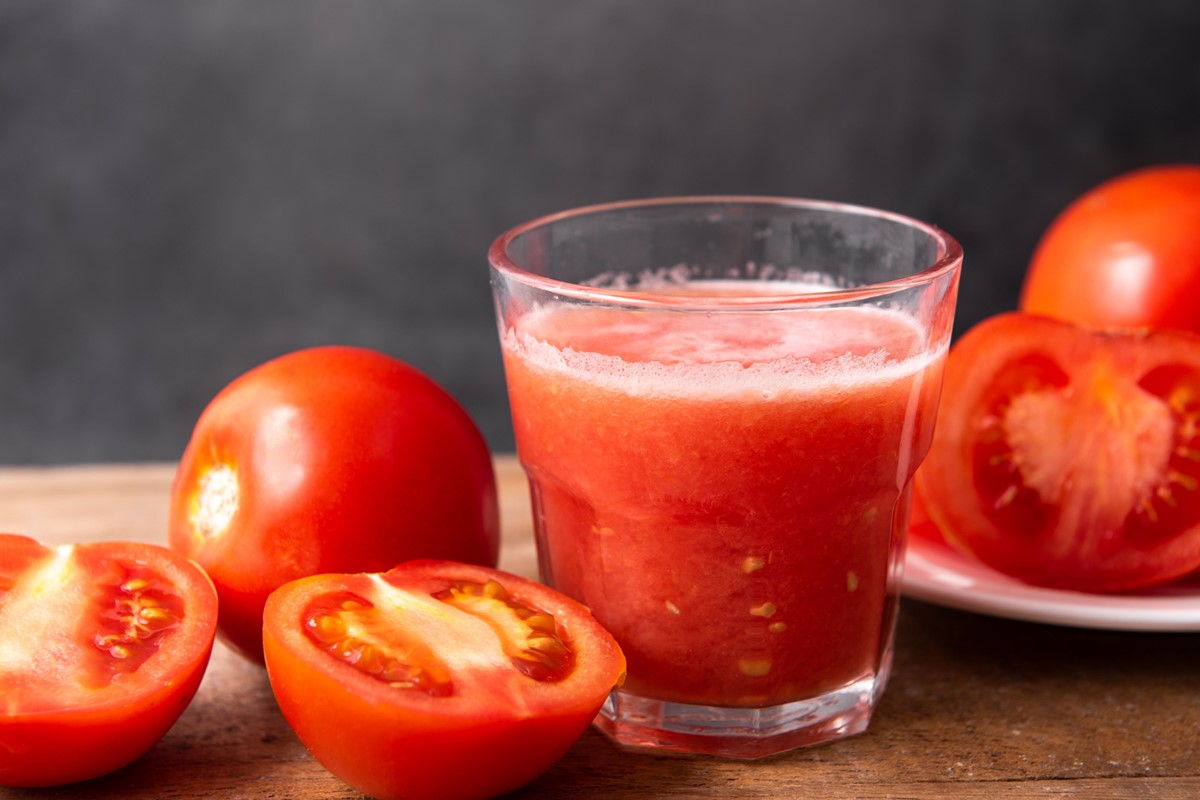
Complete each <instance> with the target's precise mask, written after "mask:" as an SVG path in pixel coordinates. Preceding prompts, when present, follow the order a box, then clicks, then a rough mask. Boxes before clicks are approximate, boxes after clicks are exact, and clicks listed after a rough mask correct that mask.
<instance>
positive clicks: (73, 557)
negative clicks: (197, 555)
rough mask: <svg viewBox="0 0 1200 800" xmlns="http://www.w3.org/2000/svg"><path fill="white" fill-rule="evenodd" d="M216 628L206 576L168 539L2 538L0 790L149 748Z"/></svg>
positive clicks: (200, 671) (177, 709)
mask: <svg viewBox="0 0 1200 800" xmlns="http://www.w3.org/2000/svg"><path fill="white" fill-rule="evenodd" d="M216 629H217V595H216V590H215V589H214V588H213V585H212V583H211V581H209V580H208V577H207V576H206V575H205V574H204V572H203V571H202V570H201V569H200V568H199V567H198V566H196V565H195V564H194V563H192V562H191V561H188V560H187V559H185V558H183V557H182V556H180V555H178V554H177V553H174V552H172V551H170V550H168V549H166V548H164V547H158V546H156V545H152V544H139V543H132V542H103V543H90V544H75V545H62V546H57V547H51V546H45V545H42V544H39V543H38V542H36V541H34V540H33V539H30V538H27V537H25V536H17V535H14V534H0V695H2V696H3V709H2V712H0V786H57V785H62V784H68V783H75V782H78V781H82V780H86V779H89V778H94V777H97V776H100V775H104V774H107V773H109V772H112V771H113V770H116V769H118V768H119V767H122V766H125V765H126V764H128V763H130V762H131V761H134V760H135V759H137V758H138V757H139V756H141V755H142V754H144V753H145V752H146V751H147V750H149V749H150V748H151V747H152V746H153V745H154V744H155V743H156V742H157V741H158V740H159V739H161V738H162V737H163V735H164V734H166V732H167V730H168V729H170V727H171V726H172V725H174V724H175V721H176V720H177V719H178V718H179V716H180V714H182V713H183V711H184V709H185V708H187V706H188V704H189V703H190V702H191V699H192V697H193V696H194V695H195V693H196V690H197V689H198V688H199V686H200V681H201V679H202V678H203V677H204V672H205V669H206V668H207V666H208V659H209V656H210V654H211V652H212V646H213V638H214V636H215V635H216Z"/></svg>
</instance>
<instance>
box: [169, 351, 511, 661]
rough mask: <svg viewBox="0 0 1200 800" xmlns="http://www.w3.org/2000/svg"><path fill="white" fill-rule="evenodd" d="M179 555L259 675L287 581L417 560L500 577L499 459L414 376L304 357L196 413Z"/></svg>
mask: <svg viewBox="0 0 1200 800" xmlns="http://www.w3.org/2000/svg"><path fill="white" fill-rule="evenodd" d="M170 542H171V545H172V547H174V548H175V549H177V550H178V551H179V552H181V553H184V554H186V555H188V556H189V557H191V558H193V559H195V560H196V561H197V562H199V564H200V565H201V566H203V567H204V569H205V570H206V571H207V572H208V574H209V576H210V577H211V578H212V580H213V582H214V583H215V584H216V587H217V592H218V593H219V594H220V598H221V618H220V628H219V630H220V635H221V636H222V638H224V639H225V640H226V641H228V642H229V643H230V644H232V645H233V646H234V647H235V648H237V649H238V650H239V651H240V652H242V653H243V654H244V655H246V656H247V657H249V658H251V659H252V660H255V661H258V662H259V663H261V662H262V611H263V605H264V604H265V603H266V600H267V595H269V594H270V593H271V591H272V590H274V589H275V588H276V587H278V586H280V585H282V584H284V583H286V582H287V581H290V580H294V579H296V578H300V577H304V576H306V575H313V574H316V573H319V572H377V571H383V570H386V569H390V568H391V567H393V566H395V565H396V564H398V563H400V562H401V561H405V560H408V559H412V558H446V559H452V560H456V561H466V562H471V563H477V564H484V565H488V566H495V564H496V559H497V556H498V553H499V513H498V511H497V499H496V483H495V476H494V474H493V471H492V461H491V455H490V453H489V452H488V449H487V445H486V443H485V442H484V440H483V436H482V435H481V434H480V432H479V430H478V428H476V427H475V424H474V422H472V420H471V419H470V417H469V416H468V415H467V413H466V412H465V411H464V410H463V409H462V407H461V406H460V405H459V404H458V403H457V402H456V401H455V400H454V398H452V397H451V396H450V395H449V394H447V393H446V392H445V391H444V390H443V389H442V388H441V387H439V386H438V385H437V384H435V383H434V382H433V381H432V380H430V379H429V378H428V377H426V376H425V375H424V374H422V373H421V372H419V371H418V370H416V369H414V368H413V367H411V366H409V365H407V364H404V363H403V362H400V361H398V360H396V359H394V358H391V357H389V356H386V355H384V354H382V353H378V352H375V351H372V350H366V349H360V348H350V347H321V348H313V349H309V350H300V351H297V352H294V353H291V354H288V355H285V356H282V357H280V358H278V359H275V360H273V361H269V362H267V363H266V364H263V365H261V366H259V367H257V368H255V369H252V370H250V371H249V372H247V373H246V374H244V375H242V376H241V377H239V378H237V379H236V380H234V381H233V382H232V383H231V384H229V386H227V387H226V388H225V389H224V390H222V391H221V392H220V394H218V395H217V396H216V397H215V398H214V399H213V400H212V402H211V403H210V404H209V405H208V407H207V408H206V409H205V410H204V413H203V414H201V416H200V419H199V421H198V422H197V424H196V428H195V431H194V432H193V434H192V438H191V441H190V442H189V443H188V446H187V449H186V451H185V452H184V454H183V458H182V460H181V461H180V464H179V469H178V472H177V474H176V477H175V483H174V487H173V489H172V496H171V509H170Z"/></svg>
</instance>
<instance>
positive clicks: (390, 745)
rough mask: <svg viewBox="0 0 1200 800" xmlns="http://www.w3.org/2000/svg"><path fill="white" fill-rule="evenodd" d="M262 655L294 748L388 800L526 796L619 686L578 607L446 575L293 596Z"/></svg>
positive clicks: (466, 571) (602, 635)
mask: <svg viewBox="0 0 1200 800" xmlns="http://www.w3.org/2000/svg"><path fill="white" fill-rule="evenodd" d="M264 645H265V650H266V660H267V674H268V675H269V676H270V680H271V687H272V688H273V689H274V691H275V696H276V698H277V699H278V701H279V707H280V709H281V710H282V711H283V714H284V716H285V717H286V718H287V721H288V723H289V724H290V725H291V726H292V728H293V729H294V730H295V731H296V734H297V735H298V736H299V737H300V740H301V741H302V742H303V743H304V744H305V746H306V747H308V749H309V750H310V751H311V752H312V754H313V755H314V756H315V757H316V759H317V760H318V761H320V762H321V763H322V764H323V765H324V766H325V767H326V768H327V769H328V770H329V771H330V772H332V773H333V774H335V775H337V776H338V777H339V778H341V779H342V780H344V781H346V782H347V783H349V784H350V785H352V786H354V787H355V788H357V789H359V790H360V791H362V792H365V793H367V794H369V795H371V796H373V797H379V798H385V799H386V798H424V799H425V800H437V799H438V798H481V797H492V796H495V795H498V794H503V793H505V792H509V791H512V790H513V789H516V788H518V787H520V786H523V785H524V784H526V783H528V782H529V781H531V780H533V779H534V778H535V777H537V776H538V775H540V774H541V773H543V772H544V771H545V770H547V769H548V768H549V767H550V766H551V765H552V764H554V762H555V761H557V760H558V759H559V758H561V757H562V755H563V754H564V753H565V752H566V751H567V750H568V749H570V747H571V745H572V744H574V742H575V741H576V740H577V739H578V738H579V737H580V735H582V733H583V732H584V730H585V729H586V728H587V726H588V724H589V723H590V722H591V721H592V719H593V718H594V717H595V716H596V713H597V711H598V710H599V708H600V706H601V705H602V704H603V702H604V700H605V698H606V697H607V696H608V693H609V690H610V689H612V687H613V686H614V685H616V684H617V683H619V682H620V681H621V680H622V679H623V677H624V673H625V657H624V656H623V655H622V654H621V650H620V648H619V647H618V646H617V643H616V642H615V641H614V640H613V638H612V636H611V635H609V633H608V631H606V630H605V629H604V628H602V627H601V626H600V623H598V622H596V620H595V619H594V618H593V617H592V616H591V614H590V613H589V612H588V610H587V609H586V608H585V607H583V606H581V605H579V604H578V603H576V602H575V601H573V600H571V599H569V598H567V597H566V596H565V595H562V594H560V593H558V592H556V591H554V590H553V589H550V588H548V587H546V586H543V585H541V584H539V583H534V582H533V581H529V580H526V579H524V578H518V577H516V576H514V575H509V574H506V573H503V572H499V571H496V570H493V569H487V568H483V567H475V566H468V565H466V564H456V563H451V562H441V561H414V562H409V563H406V564H402V565H400V566H399V567H397V568H395V569H393V570H391V571H390V572H386V573H384V574H372V575H318V576H315V577H310V578H305V579H302V580H298V581H295V582H293V583H289V584H287V585H285V586H283V587H282V588H280V589H279V590H277V591H276V592H275V593H274V594H272V595H271V598H270V600H268V602H267V609H266V621H265V636H264Z"/></svg>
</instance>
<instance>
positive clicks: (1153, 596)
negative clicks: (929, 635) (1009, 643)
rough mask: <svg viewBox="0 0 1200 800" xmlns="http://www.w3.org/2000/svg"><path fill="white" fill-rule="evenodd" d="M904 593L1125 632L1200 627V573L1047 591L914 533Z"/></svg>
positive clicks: (1005, 614) (979, 610)
mask: <svg viewBox="0 0 1200 800" xmlns="http://www.w3.org/2000/svg"><path fill="white" fill-rule="evenodd" d="M903 586H904V594H905V595H906V596H908V597H912V598H915V599H917V600H924V601H926V602H929V603H936V604H937V605H942V606H949V607H950V608H957V609H961V610H963V611H973V612H976V613H980V614H989V615H991V616H996V617H1007V618H1009V619H1019V620H1027V621H1030V622H1044V623H1049V624H1053V625H1070V626H1074V627H1079V628H1104V629H1108V630H1121V631H1200V576H1198V575H1193V576H1191V577H1189V578H1187V579H1185V580H1183V581H1181V582H1179V583H1175V584H1171V585H1170V586H1164V587H1159V588H1155V589H1152V590H1147V591H1143V592H1137V593H1125V594H1086V593H1083V592H1068V591H1061V590H1058V589H1041V588H1038V587H1035V586H1030V585H1028V584H1025V583H1022V582H1021V581H1018V580H1016V579H1015V578H1010V577H1008V576H1007V575H1003V574H1001V573H999V572H996V571H995V570H993V569H991V568H990V567H987V566H984V565H983V564H980V563H977V562H975V561H972V560H970V559H969V558H967V557H966V556H964V555H962V554H961V553H959V552H958V551H956V550H954V549H952V548H951V547H950V546H949V545H947V544H946V543H945V542H943V541H941V540H940V539H931V538H929V537H927V536H923V535H918V534H914V535H912V536H910V537H909V541H908V556H907V558H906V559H905V565H904V584H903Z"/></svg>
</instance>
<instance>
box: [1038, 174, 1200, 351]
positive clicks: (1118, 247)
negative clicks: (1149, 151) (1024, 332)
mask: <svg viewBox="0 0 1200 800" xmlns="http://www.w3.org/2000/svg"><path fill="white" fill-rule="evenodd" d="M1020 308H1021V310H1023V311H1026V312H1029V313H1034V314H1043V315H1046V316H1051V317H1056V318H1059V319H1063V320H1067V321H1069V322H1075V323H1078V324H1081V325H1086V326H1088V327H1093V328H1109V327H1132V328H1143V327H1156V328H1177V329H1182V330H1190V331H1195V332H1200V165H1178V166H1161V167H1151V168H1147V169H1142V170H1137V171H1134V172H1130V173H1127V174H1125V175H1121V176H1118V177H1116V178H1113V179H1111V180H1109V181H1106V182H1105V183H1102V184H1100V185H1099V186H1097V187H1095V188H1093V189H1092V190H1090V191H1088V192H1086V193H1084V194H1083V195H1082V196H1080V197H1079V198H1078V199H1077V200H1075V201H1074V202H1073V203H1071V204H1070V205H1069V206H1068V207H1067V208H1066V209H1065V210H1064V211H1063V212H1062V213H1061V214H1060V215H1059V216H1058V217H1057V218H1056V219H1055V220H1054V221H1053V222H1052V223H1051V225H1050V227H1049V228H1048V229H1047V230H1046V232H1045V233H1044V234H1043V237H1042V239H1041V241H1040V242H1039V244H1038V246H1037V249H1036V250H1035V252H1034V256H1033V259H1032V260H1031V262H1030V265H1029V269H1028V272H1027V273H1026V276H1025V282H1024V285H1023V287H1022V290H1021V301H1020Z"/></svg>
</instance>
